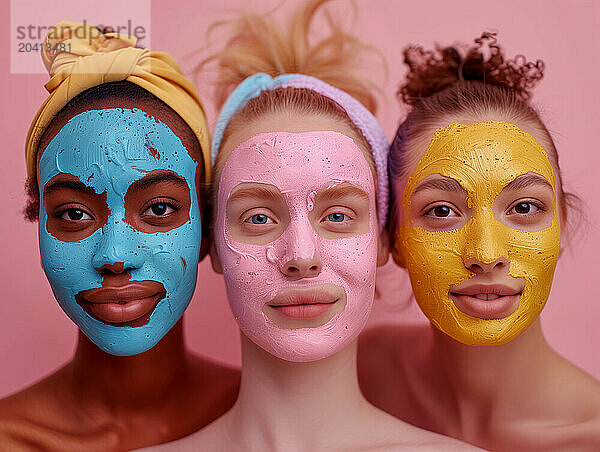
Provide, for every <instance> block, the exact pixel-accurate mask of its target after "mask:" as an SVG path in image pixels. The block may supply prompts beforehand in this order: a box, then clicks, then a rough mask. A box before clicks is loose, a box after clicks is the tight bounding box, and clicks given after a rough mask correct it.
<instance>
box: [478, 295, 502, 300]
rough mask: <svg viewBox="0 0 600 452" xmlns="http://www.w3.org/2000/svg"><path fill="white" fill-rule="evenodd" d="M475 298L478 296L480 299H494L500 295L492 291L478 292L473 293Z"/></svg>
mask: <svg viewBox="0 0 600 452" xmlns="http://www.w3.org/2000/svg"><path fill="white" fill-rule="evenodd" d="M475 298H479V299H480V300H486V301H487V300H495V299H496V298H500V295H496V294H493V293H480V294H477V295H475Z"/></svg>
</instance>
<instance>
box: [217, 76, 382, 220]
mask: <svg viewBox="0 0 600 452" xmlns="http://www.w3.org/2000/svg"><path fill="white" fill-rule="evenodd" d="M278 88H305V89H310V90H312V91H315V92H317V93H319V94H321V95H322V96H325V97H327V98H329V99H331V100H333V101H334V102H336V103H337V104H338V105H339V106H340V107H341V108H342V109H343V110H344V111H345V112H346V114H347V115H348V117H349V118H350V120H351V121H352V123H353V124H354V125H355V126H356V127H357V128H358V130H360V132H361V133H362V134H363V136H364V137H365V139H366V140H367V142H368V143H369V146H370V147H371V152H372V154H373V160H374V161H375V170H376V172H377V214H378V219H379V228H380V229H383V226H384V225H385V222H386V220H387V213H388V202H389V186H388V183H389V181H388V169H387V158H388V151H389V145H388V141H387V138H386V136H385V134H384V133H383V130H382V129H381V126H380V125H379V123H378V122H377V120H376V119H375V116H373V115H372V114H371V112H370V111H369V110H367V109H366V108H365V107H364V105H362V104H361V103H360V102H359V101H358V100H356V99H355V98H354V97H352V96H350V95H349V94H348V93H346V92H344V91H342V90H340V89H338V88H336V87H334V86H331V85H329V84H327V83H325V82H323V81H321V80H319V79H317V78H314V77H311V76H309V75H304V74H283V75H280V76H278V77H275V78H272V77H271V76H270V75H268V74H264V73H258V74H254V75H252V76H250V77H248V78H247V79H246V80H244V81H243V82H242V83H240V84H239V85H238V87H237V88H236V89H235V90H234V91H233V92H232V93H231V95H230V96H229V98H228V99H227V101H226V102H225V105H223V108H222V109H221V112H220V113H219V117H218V119H217V124H216V126H215V132H214V135H213V140H212V146H211V157H212V163H213V165H214V163H215V159H216V157H217V154H218V153H219V148H220V147H221V141H222V140H223V133H224V132H225V129H226V127H227V124H229V121H230V120H231V118H232V117H233V116H234V115H235V114H236V113H238V112H239V111H241V110H242V109H243V108H244V107H245V106H246V104H247V103H248V101H250V100H251V99H254V98H256V97H258V96H259V95H260V93H261V92H263V91H272V90H275V89H278Z"/></svg>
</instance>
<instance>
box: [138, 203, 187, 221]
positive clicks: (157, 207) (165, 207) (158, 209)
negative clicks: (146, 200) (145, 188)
mask: <svg viewBox="0 0 600 452" xmlns="http://www.w3.org/2000/svg"><path fill="white" fill-rule="evenodd" d="M177 209H179V207H178V206H176V205H174V204H172V203H170V202H166V201H162V200H157V201H155V202H154V204H152V205H151V206H150V207H148V208H147V209H146V210H144V213H143V214H142V215H143V216H149V217H166V216H168V215H171V214H172V213H174V212H175V211H176V210H177Z"/></svg>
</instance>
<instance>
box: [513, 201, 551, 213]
mask: <svg viewBox="0 0 600 452" xmlns="http://www.w3.org/2000/svg"><path fill="white" fill-rule="evenodd" d="M541 210H544V209H543V206H541V205H539V204H536V203H534V202H532V201H520V202H518V203H517V204H515V205H513V206H512V208H511V209H510V210H509V211H508V215H514V214H517V215H531V214H534V213H537V212H539V211H541Z"/></svg>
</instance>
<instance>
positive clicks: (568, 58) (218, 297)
mask: <svg viewBox="0 0 600 452" xmlns="http://www.w3.org/2000/svg"><path fill="white" fill-rule="evenodd" d="M41 1H42V0H40V2H41ZM215 4H217V5H219V6H215ZM277 4H279V1H278V0H268V1H267V0H264V1H252V0H243V1H233V0H221V1H219V2H213V1H210V2H209V1H204V2H198V1H197V0H186V1H178V2H159V1H154V2H152V4H151V7H152V10H151V18H152V21H151V25H152V28H151V42H152V48H153V49H156V50H167V51H169V52H171V53H172V54H173V55H174V56H175V57H176V58H177V59H178V60H179V61H180V62H181V64H182V66H183V68H184V69H188V70H189V69H190V68H191V67H193V64H194V62H195V61H198V57H197V55H191V54H190V53H191V52H193V51H194V50H196V49H199V48H201V47H203V46H204V45H205V44H206V40H205V32H206V30H207V27H208V25H209V23H211V22H212V21H215V20H220V19H224V18H227V17H231V14H233V13H235V11H236V10H237V9H238V8H240V7H246V8H248V9H251V10H253V11H265V12H266V11H268V10H270V9H271V8H273V7H274V6H276V5H277ZM297 4H298V2H296V1H289V0H288V1H287V2H286V3H285V4H284V5H283V6H282V7H281V8H280V11H279V12H278V14H279V13H280V12H282V13H285V12H287V11H289V10H290V9H291V8H292V7H294V6H295V5H297ZM357 4H358V9H359V17H358V22H357V24H356V27H355V31H356V33H357V34H358V35H359V36H361V37H362V38H363V39H364V40H365V41H367V42H368V43H370V44H373V45H374V46H375V47H377V48H379V49H380V50H381V51H382V52H383V54H384V55H385V56H386V58H387V61H388V64H389V76H388V79H387V80H384V74H383V71H382V70H380V66H378V65H377V64H378V63H377V61H376V60H374V62H373V65H374V68H372V69H371V68H367V69H368V72H367V74H368V75H370V76H372V78H373V80H374V81H375V82H377V83H378V84H379V85H380V86H381V87H382V90H383V94H384V95H383V97H384V98H385V99H383V100H382V105H381V109H380V112H379V115H378V116H379V119H380V120H381V122H382V124H383V126H384V129H385V131H386V133H387V135H388V137H391V136H392V135H393V133H394V131H395V128H396V125H397V122H398V120H399V118H400V117H401V115H402V114H403V110H402V109H401V107H400V105H399V103H398V102H397V101H396V100H395V98H394V92H395V90H396V87H397V84H398V82H399V81H400V80H401V79H402V76H403V74H404V67H403V64H402V60H401V50H402V48H403V47H404V46H405V45H406V44H408V43H422V44H424V45H427V46H431V45H432V44H433V43H434V42H440V43H443V44H447V43H453V42H455V41H470V40H472V38H474V37H476V36H478V35H479V34H480V33H481V32H482V31H483V30H491V31H494V30H495V31H498V32H499V33H500V35H499V39H500V43H501V44H502V45H503V46H504V48H505V49H506V51H507V54H508V55H514V54H518V53H521V54H524V55H526V56H528V57H529V58H531V59H535V58H541V59H543V60H544V61H545V62H546V66H547V70H546V76H545V78H544V80H543V82H542V84H541V85H540V87H539V88H538V89H537V90H536V94H535V98H534V103H535V105H536V106H538V108H539V109H540V110H541V112H542V115H543V118H544V120H545V121H546V124H547V125H548V127H549V128H550V130H551V132H552V134H553V136H554V138H555V140H556V143H557V146H558V149H559V153H560V155H561V166H562V169H563V177H564V180H565V186H566V188H567V189H568V190H572V191H575V192H576V193H578V194H579V195H580V196H581V197H582V198H583V199H584V200H586V201H587V203H588V206H589V207H592V206H594V207H596V208H595V209H594V208H588V209H586V210H585V212H586V215H587V220H588V223H589V224H588V226H587V227H586V228H585V231H584V233H583V234H580V235H579V236H578V237H577V238H576V241H575V242H574V243H572V244H571V245H570V247H569V248H568V249H567V251H566V252H565V253H564V254H563V256H562V257H561V259H560V261H559V264H558V269H557V273H556V275H555V283H554V285H553V289H552V294H551V296H550V300H549V302H548V305H547V307H546V309H545V311H544V313H543V314H542V319H543V320H542V324H543V327H544V330H545V332H546V336H547V338H548V340H549V342H550V343H551V345H552V346H553V347H555V348H556V349H557V350H558V351H559V352H560V353H562V354H563V355H564V356H566V357H567V358H568V359H570V360H571V361H573V362H575V363H576V364H577V365H579V366H581V367H582V368H583V369H585V370H586V371H588V372H590V373H591V374H593V375H594V376H595V377H597V378H599V377H600V355H599V354H598V350H599V349H600V328H599V327H598V321H599V320H600V303H599V302H598V295H597V294H596V285H595V283H594V282H593V281H595V278H596V276H597V261H598V259H597V256H598V254H599V253H600V234H598V230H597V227H596V225H597V224H598V222H599V221H600V211H599V209H598V201H597V200H598V199H599V198H600V183H599V182H598V176H597V175H596V174H595V170H594V168H599V167H600V152H598V141H597V137H598V132H597V129H598V124H597V121H596V118H597V117H598V115H597V105H598V104H599V103H600V102H599V101H600V96H599V84H598V81H597V77H598V75H597V74H598V71H599V70H600V64H599V63H598V62H599V61H600V52H599V46H598V40H597V30H598V29H599V27H600V20H599V16H600V14H599V13H600V6H599V5H600V3H599V2H597V1H594V0H588V1H584V0H578V1H568V0H561V1H558V0H553V1H548V0H527V1H523V0H502V1H486V2H481V1H479V0H469V1H464V0H463V1H454V2H449V1H445V0H444V1H425V0H423V1H413V2H408V1H406V2H400V1H393V0H358V1H357ZM52 5H53V8H61V6H60V2H52ZM348 6H349V3H348V2H345V1H344V2H342V1H337V2H333V5H332V8H333V9H334V10H335V11H336V12H337V14H342V15H343V16H344V17H346V18H348V20H349V17H350V8H349V7H348ZM0 8H1V9H0V17H1V18H2V19H0V21H1V22H0V23H1V29H2V30H3V31H2V33H3V36H2V44H0V45H2V47H1V49H2V51H1V52H0V58H1V59H2V63H3V64H2V69H1V72H0V77H1V82H2V83H0V90H1V96H2V97H1V99H2V107H1V113H2V116H1V118H0V119H1V121H0V122H1V124H2V138H3V145H2V148H3V157H4V163H3V165H1V166H0V186H1V189H2V191H3V192H4V193H5V195H4V198H3V199H4V202H5V203H6V204H5V207H6V208H5V209H4V216H3V220H2V221H1V222H0V249H1V251H2V260H1V261H0V275H1V281H2V286H3V287H4V292H3V293H4V295H3V297H2V301H1V302H0V338H1V339H0V369H1V370H0V396H4V395H7V394H9V393H11V392H14V391H16V390H19V389H21V388H23V387H25V386H27V385H29V384H31V383H32V382H34V381H36V380H38V379H39V378H42V377H43V376H45V375H47V374H48V373H50V372H51V371H53V370H54V369H55V368H57V367H58V366H60V365H61V364H62V363H64V362H65V361H67V360H68V359H69V358H70V356H71V355H72V353H73V350H74V345H75V339H76V328H75V326H74V325H73V324H72V323H71V321H70V320H69V319H68V318H67V317H66V315H65V314H64V313H63V312H62V311H61V310H60V308H59V307H58V304H57V303H56V302H55V301H54V299H53V296H52V293H51V291H50V288H49V285H48V283H47V281H46V278H45V276H44V274H43V272H42V269H41V266H40V258H39V251H38V245H37V225H36V224H32V223H27V222H25V221H24V220H23V219H22V215H21V213H20V212H21V209H22V207H23V205H24V194H23V183H24V180H25V162H24V158H23V155H24V141H25V136H26V132H27V128H28V126H29V123H30V121H31V120H32V118H33V115H34V114H35V112H36V110H37V108H38V107H39V105H40V104H41V102H42V100H43V99H44V98H45V90H44V89H43V84H44V83H45V82H46V81H47V77H45V76H42V75H12V74H10V72H9V71H10V64H9V61H10V52H13V51H14V49H12V48H10V39H9V36H8V33H13V31H12V30H11V28H10V23H9V4H8V2H7V1H6V0H3V2H2V5H1V6H0ZM64 18H65V19H68V18H70V17H69V11H68V10H67V9H65V10H64ZM199 88H200V89H199V91H200V94H201V97H202V98H203V99H205V102H206V104H207V106H209V108H208V111H209V114H210V117H209V120H210V122H211V124H214V119H215V115H214V109H213V108H212V107H210V97H209V96H210V93H211V91H210V86H209V85H208V84H206V83H205V82H202V83H201V85H200V87H199ZM407 284H408V279H407V277H406V276H405V274H404V272H403V271H401V270H398V269H397V268H396V267H394V266H393V265H388V266H387V267H385V268H384V269H383V271H382V272H381V275H380V281H379V290H380V292H381V293H382V294H383V297H382V298H381V299H379V300H377V302H376V309H375V311H374V314H373V318H372V322H373V323H377V322H382V321H389V322H397V323H402V322H423V321H424V320H423V317H422V315H421V314H420V312H419V311H418V309H417V308H416V305H415V304H414V302H412V303H410V304H409V305H408V307H407V308H403V306H406V300H407V299H408V297H409V294H410V292H409V290H408V288H407ZM186 335H187V339H188V344H189V345H190V347H191V348H192V349H193V350H195V351H197V352H199V353H203V354H205V355H207V356H210V357H213V358H216V359H219V360H222V361H224V362H229V363H233V364H238V363H239V358H240V356H239V344H238V334H237V326H236V324H235V323H234V321H233V319H232V316H231V314H230V312H229V307H228V305H227V302H226V299H225V291H224V286H223V283H222V278H221V277H220V276H219V275H216V274H214V273H213V272H212V269H211V267H210V263H209V261H208V259H206V260H205V261H204V262H203V263H202V264H201V267H200V270H199V281H198V286H197V289H196V295H195V297H194V299H193V301H192V303H191V305H190V308H189V310H188V313H187V315H186Z"/></svg>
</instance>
